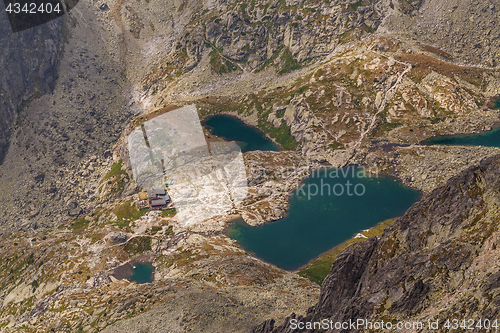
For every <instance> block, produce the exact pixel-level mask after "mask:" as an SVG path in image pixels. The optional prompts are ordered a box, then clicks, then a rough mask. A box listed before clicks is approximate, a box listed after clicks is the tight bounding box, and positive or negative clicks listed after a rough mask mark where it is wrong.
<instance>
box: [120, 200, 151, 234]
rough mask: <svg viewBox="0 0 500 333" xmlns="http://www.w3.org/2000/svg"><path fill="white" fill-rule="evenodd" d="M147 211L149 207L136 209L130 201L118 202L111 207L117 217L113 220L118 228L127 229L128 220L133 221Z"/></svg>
mask: <svg viewBox="0 0 500 333" xmlns="http://www.w3.org/2000/svg"><path fill="white" fill-rule="evenodd" d="M148 211H149V208H142V209H138V208H137V207H136V206H135V205H134V204H133V203H132V201H130V200H129V201H125V202H123V203H121V204H118V205H117V206H116V207H115V209H113V213H114V214H115V215H116V217H117V218H118V219H117V220H116V222H115V225H116V226H118V227H120V228H125V229H127V228H128V227H129V225H130V222H132V221H135V220H137V219H139V218H141V217H142V216H144V214H146V213H147V212H148Z"/></svg>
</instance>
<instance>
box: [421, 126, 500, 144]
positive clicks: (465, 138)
mask: <svg viewBox="0 0 500 333" xmlns="http://www.w3.org/2000/svg"><path fill="white" fill-rule="evenodd" d="M424 144H426V145H430V146H432V145H455V146H486V147H500V128H497V129H494V130H492V131H489V132H486V133H481V134H468V135H450V136H438V137H435V138H431V139H429V140H426V141H424Z"/></svg>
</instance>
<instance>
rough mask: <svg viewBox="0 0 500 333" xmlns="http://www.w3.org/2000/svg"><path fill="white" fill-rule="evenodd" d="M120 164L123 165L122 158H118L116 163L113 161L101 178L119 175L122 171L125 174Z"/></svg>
mask: <svg viewBox="0 0 500 333" xmlns="http://www.w3.org/2000/svg"><path fill="white" fill-rule="evenodd" d="M122 166H123V160H120V161H119V162H118V163H113V165H112V166H111V170H109V172H108V173H107V174H106V176H104V179H103V180H106V179H108V178H111V177H114V176H119V175H122V174H124V173H125V174H127V173H126V172H125V171H123V170H122Z"/></svg>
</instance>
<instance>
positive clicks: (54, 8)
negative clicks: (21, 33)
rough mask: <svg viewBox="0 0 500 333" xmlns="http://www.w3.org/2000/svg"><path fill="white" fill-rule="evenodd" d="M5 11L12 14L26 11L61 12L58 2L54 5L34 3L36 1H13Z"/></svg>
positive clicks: (35, 12)
mask: <svg viewBox="0 0 500 333" xmlns="http://www.w3.org/2000/svg"><path fill="white" fill-rule="evenodd" d="M5 11H6V12H7V13H9V14H11V13H14V14H19V13H21V12H22V13H26V14H40V13H47V14H50V13H60V12H61V7H60V4H59V2H58V3H56V4H55V5H53V4H51V3H43V2H42V3H41V4H39V5H38V4H36V3H29V4H28V3H25V4H21V3H18V2H15V3H9V5H8V6H7V8H6V9H5Z"/></svg>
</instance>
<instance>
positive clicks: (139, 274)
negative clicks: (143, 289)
mask: <svg viewBox="0 0 500 333" xmlns="http://www.w3.org/2000/svg"><path fill="white" fill-rule="evenodd" d="M153 271H154V267H153V265H151V264H150V263H148V262H138V263H136V264H135V265H134V268H133V270H132V276H131V277H130V278H129V280H131V281H134V282H136V283H149V282H153V280H154V274H153Z"/></svg>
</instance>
